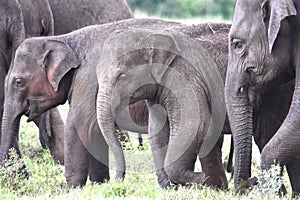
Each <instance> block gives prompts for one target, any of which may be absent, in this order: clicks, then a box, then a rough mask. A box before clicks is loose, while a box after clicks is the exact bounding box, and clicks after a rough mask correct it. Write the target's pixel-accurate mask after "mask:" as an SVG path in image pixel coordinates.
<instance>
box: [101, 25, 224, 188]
mask: <svg viewBox="0 0 300 200" xmlns="http://www.w3.org/2000/svg"><path fill="white" fill-rule="evenodd" d="M227 27H228V26H227ZM223 28H226V25H225V26H224V27H223ZM212 29H213V28H212ZM227 30H228V29H227ZM182 32H184V29H181V30H180V29H176V28H171V29H165V30H156V29H154V28H151V27H150V28H149V27H145V28H144V27H143V28H137V29H134V28H131V29H128V30H122V31H116V32H115V33H113V34H111V35H110V37H109V38H107V39H106V41H105V43H104V45H103V52H102V55H101V59H100V63H99V64H98V66H97V78H98V85H99V89H98V96H97V118H98V122H99V125H100V128H101V131H102V133H103V135H104V138H105V140H106V141H107V143H108V145H109V147H110V148H111V149H112V152H113V154H114V156H115V159H116V163H117V178H120V179H122V178H123V177H124V174H125V160H124V155H123V151H122V148H121V146H120V144H119V141H118V139H117V137H116V134H115V123H114V121H116V122H117V123H118V122H119V121H120V120H119V119H118V116H119V113H120V111H122V110H123V109H124V108H125V107H127V106H128V105H130V104H133V103H136V102H137V101H140V100H147V107H148V110H149V124H148V125H149V127H148V133H149V137H150V142H151V148H152V153H153V157H154V162H155V167H156V170H157V175H158V180H159V182H160V184H161V185H163V186H167V185H168V184H169V182H172V183H175V184H183V185H185V184H188V183H196V184H203V183H206V182H207V183H208V184H209V183H211V182H213V183H215V186H218V187H222V186H223V187H227V180H226V177H225V174H224V171H223V167H222V165H221V163H222V162H221V153H220V149H221V144H220V141H219V139H220V136H221V133H222V131H223V127H224V122H225V117H226V111H225V107H224V105H225V104H224V95H223V89H224V84H223V79H222V76H221V73H220V71H219V69H218V68H217V66H216V65H215V63H214V58H213V56H214V55H210V54H208V53H207V51H206V50H205V49H204V48H205V46H203V45H202V43H201V42H197V40H195V39H194V38H193V37H190V36H187V35H184V34H183V33H182ZM202 34H204V33H202ZM197 36H198V37H201V36H203V35H201V34H199V35H197ZM202 39H203V38H202ZM132 41H134V43H133V42H132ZM224 44H226V42H224ZM225 52H226V51H225ZM197 156H198V157H199V158H200V159H201V162H202V164H203V165H202V167H203V168H202V169H203V171H204V173H202V172H194V165H195V161H196V159H197ZM213 179H214V180H213Z"/></svg>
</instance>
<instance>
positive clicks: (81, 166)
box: [0, 19, 229, 187]
mask: <svg viewBox="0 0 300 200" xmlns="http://www.w3.org/2000/svg"><path fill="white" fill-rule="evenodd" d="M143 27H144V28H151V29H153V30H156V29H174V31H179V30H181V31H182V32H183V34H184V31H186V34H194V37H198V38H199V35H198V34H197V33H202V35H203V38H202V39H203V41H202V42H203V43H206V44H207V46H209V47H212V45H211V44H212V43H211V40H215V39H216V38H218V37H220V36H221V35H222V38H223V41H222V42H221V41H220V39H218V40H217V41H220V43H224V45H223V50H224V52H227V44H226V41H227V34H226V33H225V32H227V33H228V31H229V25H223V26H221V27H220V28H218V25H216V26H214V25H211V26H210V25H200V26H199V27H198V26H196V27H193V26H191V27H189V28H187V26H186V25H183V24H180V23H177V22H171V21H165V20H158V19H129V20H124V21H119V22H114V23H109V24H104V25H94V26H89V27H85V28H82V29H79V30H76V31H73V32H71V33H68V34H65V35H60V36H48V37H36V38H29V39H26V40H25V41H24V42H22V44H21V45H20V46H19V47H18V49H17V51H16V56H15V58H14V62H13V67H12V68H11V69H10V73H9V74H8V76H7V78H6V90H7V93H6V96H5V98H6V101H5V106H4V110H5V109H7V108H8V109H9V110H12V109H10V107H9V106H10V105H11V104H14V105H13V107H15V109H14V110H15V112H16V113H22V114H24V113H26V114H27V115H28V121H32V120H33V119H35V118H36V117H39V116H40V115H41V114H42V113H44V112H46V111H47V110H49V109H51V108H53V107H56V106H57V105H59V104H64V103H65V102H66V101H68V102H69V104H70V110H69V113H68V117H67V121H66V124H65V128H64V137H65V163H64V164H65V176H66V181H67V184H68V186H69V187H76V186H83V185H84V184H85V182H86V180H87V178H88V176H89V179H90V180H91V181H93V182H99V183H101V182H103V181H104V180H107V179H109V178H110V177H109V170H108V145H107V143H106V141H105V139H104V138H103V136H102V134H99V133H101V132H100V128H99V125H98V123H97V115H96V97H97V92H98V88H100V87H102V86H101V85H99V86H98V81H97V75H96V67H97V65H98V63H99V62H100V61H101V59H100V57H101V54H102V47H103V45H104V43H105V41H106V39H107V38H108V37H109V35H110V34H111V33H112V32H114V31H122V30H127V29H131V28H143ZM214 28H215V29H216V30H213V29H214ZM222 28H223V29H222ZM218 30H220V34H217V33H218ZM212 33H216V34H214V35H213V34H212ZM210 35H213V36H212V37H209V36H210ZM200 39H201V38H200ZM213 44H215V45H217V44H218V43H213ZM219 49H220V48H219ZM207 50H211V51H213V48H210V49H209V48H207ZM226 55H227V54H226V53H224V54H218V53H216V54H215V56H214V58H215V59H216V61H217V62H220V63H222V64H223V66H224V67H225V66H226V64H225V63H226V62H223V61H221V58H225V59H226V58H227V57H226ZM222 56H223V57H222ZM209 64H211V63H209ZM24 72H26V73H24ZM225 72H226V70H223V72H222V73H223V75H224V74H225ZM219 91H222V90H219ZM7 106H8V107H7ZM223 107H224V105H223ZM206 108H208V107H206ZM130 110H131V111H130V112H131V114H129V115H131V116H133V113H132V110H134V109H133V108H131V109H130ZM137 110H142V112H144V111H145V110H144V108H142V109H137ZM224 111H225V108H224ZM11 113H12V112H11ZM127 113H129V112H127ZM150 113H151V112H150ZM14 115H16V114H13V113H12V116H14ZM150 115H151V114H150ZM124 116H126V114H125V115H124ZM4 117H6V118H9V117H8V116H4ZM128 118H130V119H128V122H129V123H124V124H125V125H124V127H123V126H122V127H121V126H120V124H121V123H118V122H120V121H121V122H122V120H121V119H122V117H118V119H116V123H117V124H118V126H120V128H124V129H125V130H129V131H136V129H138V128H139V127H140V128H141V127H142V128H143V129H144V130H145V128H144V127H143V126H133V127H131V124H133V123H132V122H131V121H134V117H128ZM150 119H151V118H150ZM16 120H18V119H16ZM144 123H145V122H143V121H141V122H136V123H135V124H137V125H142V124H144ZM15 124H17V123H15ZM7 125H8V124H3V125H2V126H3V127H5V128H7ZM165 128H167V127H165ZM203 128H204V127H203ZM221 128H223V125H222V127H221ZM7 129H8V128H7ZM136 132H139V130H138V131H136ZM216 139H217V145H215V146H214V147H212V148H213V151H212V152H211V153H209V154H208V155H207V156H205V157H204V158H202V161H201V162H202V164H203V167H204V168H206V169H205V171H207V174H211V176H210V177H206V178H207V180H206V183H207V184H210V183H211V184H212V185H215V186H219V187H221V186H222V187H227V179H226V176H225V173H224V169H223V165H222V160H221V146H222V140H223V137H222V136H220V138H219V136H218V137H217V138H216ZM163 143H164V142H163ZM156 145H160V144H159V143H156ZM152 146H153V145H152ZM153 148H155V147H153ZM0 151H1V152H2V151H3V150H2V148H1V149H0ZM154 154H155V153H154ZM213 162H215V163H213ZM218 170H219V171H218ZM198 174H199V178H201V181H202V180H204V174H202V173H200V172H199V173H198ZM117 178H118V174H117ZM160 181H168V180H160V179H159V182H160ZM161 184H163V183H162V182H161Z"/></svg>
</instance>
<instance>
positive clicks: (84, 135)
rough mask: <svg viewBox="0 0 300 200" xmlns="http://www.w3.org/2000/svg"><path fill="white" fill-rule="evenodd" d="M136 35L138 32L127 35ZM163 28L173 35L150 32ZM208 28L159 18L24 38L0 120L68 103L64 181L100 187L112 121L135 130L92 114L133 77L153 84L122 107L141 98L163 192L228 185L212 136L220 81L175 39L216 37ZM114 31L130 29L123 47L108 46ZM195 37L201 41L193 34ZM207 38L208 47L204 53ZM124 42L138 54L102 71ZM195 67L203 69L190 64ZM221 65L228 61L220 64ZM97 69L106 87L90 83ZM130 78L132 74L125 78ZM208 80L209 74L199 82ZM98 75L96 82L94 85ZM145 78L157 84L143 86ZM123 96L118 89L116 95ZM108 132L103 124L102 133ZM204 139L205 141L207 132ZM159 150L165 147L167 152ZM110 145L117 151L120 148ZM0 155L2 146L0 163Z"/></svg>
mask: <svg viewBox="0 0 300 200" xmlns="http://www.w3.org/2000/svg"><path fill="white" fill-rule="evenodd" d="M128 27H130V28H128ZM223 27H224V30H225V31H223V32H224V41H222V42H220V43H224V46H225V49H226V50H227V48H226V36H225V35H226V33H225V32H227V30H228V29H229V26H227V25H224V26H223ZM136 28H138V29H137V30H135V29H136ZM142 29H145V31H143V30H142ZM162 29H166V30H167V29H172V30H173V31H172V33H171V32H170V33H168V32H167V33H165V32H155V31H151V30H162ZM215 29H216V30H214V31H212V29H211V26H209V25H199V26H196V27H187V26H184V25H182V24H180V23H175V22H169V21H164V20H154V19H131V20H124V21H120V22H115V23H111V24H105V25H95V26H90V27H86V28H83V29H80V30H77V31H74V32H72V33H69V34H66V35H61V36H51V37H44V38H31V39H27V40H25V41H24V42H23V43H22V44H21V45H20V46H19V48H18V49H17V52H16V56H15V59H14V62H13V63H14V64H13V67H12V68H11V69H10V72H9V73H8V77H7V79H6V96H5V104H6V105H5V108H8V110H7V112H5V113H6V114H7V115H10V116H20V115H22V114H26V115H28V116H29V117H28V121H31V120H33V119H35V118H36V117H38V116H40V115H41V114H42V113H43V112H45V111H47V110H49V109H51V108H53V107H55V106H57V105H59V104H64V103H65V102H66V101H68V102H69V104H70V110H69V113H68V118H67V122H66V125H65V129H64V137H65V175H66V180H67V183H68V186H81V185H84V184H85V182H86V180H87V176H88V175H89V178H90V180H91V181H93V182H103V181H104V180H105V179H109V170H108V145H107V143H106V141H105V139H106V140H107V142H108V143H109V144H110V145H111V144H112V140H114V139H115V138H114V137H113V136H116V135H112V136H110V137H107V136H108V135H109V133H108V130H109V131H110V132H111V133H112V134H115V130H114V129H113V128H114V124H115V123H114V120H115V122H116V123H117V124H118V125H119V126H120V125H122V124H123V125H124V126H125V127H122V126H120V128H124V129H126V130H131V131H134V130H136V128H135V127H132V126H130V124H132V123H121V122H124V118H122V117H120V116H119V115H115V116H114V117H115V119H114V118H113V117H112V116H111V115H112V112H111V110H110V109H109V108H105V109H102V108H101V107H100V106H101V104H103V106H106V105H107V106H111V95H107V94H109V93H111V92H112V90H108V89H109V88H108V87H107V86H108V83H110V82H111V83H113V84H114V85H116V83H117V82H118V81H117V80H119V79H120V80H121V79H124V81H126V80H132V79H127V78H125V77H123V76H124V75H125V74H126V76H127V75H128V76H129V77H130V76H132V77H136V81H139V80H141V79H142V80H143V79H144V80H149V81H151V80H153V81H152V82H149V83H147V84H146V85H141V87H140V88H139V89H138V90H137V91H136V92H134V93H132V94H133V95H132V96H130V104H131V103H134V102H136V101H137V100H138V99H148V102H147V104H148V105H149V106H148V108H149V109H150V122H149V124H150V125H149V132H150V134H151V135H150V138H151V145H152V150H153V156H154V160H155V164H156V168H157V174H158V176H159V177H158V179H159V182H160V183H161V185H162V186H163V185H168V183H169V179H171V180H172V181H173V182H176V183H188V182H195V183H203V182H204V181H205V182H206V183H208V184H211V185H215V186H219V187H221V186H225V187H227V179H226V176H225V173H224V170H223V167H222V162H221V146H222V137H219V136H220V133H221V130H220V129H222V128H223V121H222V118H223V114H225V111H224V110H223V107H224V105H221V107H222V109H219V107H220V103H221V102H223V95H222V94H221V91H222V87H221V86H222V84H221V83H222V78H218V77H219V75H218V70H216V69H215V68H216V66H215V65H214V63H213V62H212V61H211V60H210V58H209V56H208V54H207V53H205V51H204V50H203V49H202V48H201V45H197V42H196V41H195V40H192V39H191V38H190V37H186V36H183V34H179V32H180V31H181V32H183V33H184V32H185V31H186V34H188V35H190V36H191V37H193V38H195V37H202V36H203V37H206V36H208V35H213V33H217V32H218V31H217V27H216V28H215ZM220 30H221V29H220ZM114 31H117V32H120V33H122V32H124V33H127V31H128V33H130V34H129V35H128V40H127V41H124V38H121V39H122V40H120V41H119V40H118V37H117V36H118V34H112V37H111V38H110V39H109V40H108V42H105V41H106V39H107V38H108V37H109V36H110V34H111V33H113V32H114ZM135 32H136V33H135ZM196 32H197V33H199V34H200V35H199V34H195V33H196ZM220 32H222V31H220ZM223 32H222V33H223ZM177 35H178V37H179V38H181V39H180V40H181V42H179V41H177ZM115 36H116V37H115ZM215 37H216V38H214V40H218V41H220V39H218V37H220V35H218V34H215ZM114 38H115V39H116V40H115V41H114V43H110V42H109V41H111V39H114ZM157 38H158V39H159V40H157ZM162 40H163V41H164V40H166V42H165V43H164V44H165V48H164V49H160V46H157V45H158V43H161V42H163V41H162ZM178 40H179V39H178ZM209 40H210V39H209ZM209 40H207V43H208V44H209V45H210V43H211V42H210V41H209ZM129 41H130V42H131V44H132V45H133V46H134V45H135V44H136V45H137V46H136V47H139V46H138V45H139V44H145V45H146V46H145V47H143V48H138V49H133V51H132V52H130V53H129V54H128V55H126V54H124V55H122V56H121V54H120V56H121V57H120V58H119V59H117V60H116V62H114V63H113V64H112V65H110V64H107V65H106V64H105V63H109V62H110V61H111V59H112V58H114V53H118V51H117V50H118V49H120V50H124V51H125V50H128V42H129ZM123 42H124V46H123V45H122V44H123ZM112 44H115V46H114V45H112ZM199 44H200V43H199ZM151 45H154V46H151ZM103 46H105V49H103ZM110 47H112V49H111V52H110V51H107V49H108V50H109V48H110ZM194 47H195V48H194ZM218 50H219V49H218ZM110 53H111V54H110ZM182 53H183V54H182ZM102 54H103V55H102ZM189 55H192V56H193V59H190V58H191V57H189ZM224 55H225V53H224ZM111 56H113V57H111ZM117 56H119V55H117ZM180 56H181V57H180ZM221 57H222V56H220V54H216V55H215V58H216V60H221V59H222V58H221ZM187 58H188V59H187ZM225 58H226V56H225ZM185 59H186V60H185ZM193 61H195V63H193ZM199 61H201V65H199V66H198V65H197V64H199ZM149 64H154V68H150V67H148V65H149ZM137 65H140V66H142V67H141V68H135V69H134V70H130V66H137ZM161 65H164V66H161ZM225 65H226V62H224V66H225ZM97 66H98V67H97ZM149 66H151V65H149ZM165 66H170V67H165ZM102 67H103V75H104V76H105V77H106V81H102V79H99V81H100V84H99V85H98V81H97V75H96V68H97V70H98V71H97V73H100V72H101V73H102ZM107 67H112V68H111V69H112V70H113V72H114V73H112V72H110V73H107V72H109V70H108V69H107ZM171 68H174V70H171ZM200 68H201V69H200ZM134 71H136V72H137V74H135V73H132V72H134ZM127 72H129V73H127ZM146 72H151V73H146ZM172 73H175V75H176V73H178V75H179V76H178V77H177V76H173V75H174V74H172ZM207 74H211V75H209V77H205V75H207ZM100 75H101V74H98V76H99V78H100ZM136 75H141V76H136ZM151 77H152V78H153V77H155V79H150V78H151ZM207 79H208V80H207ZM216 79H217V80H216ZM211 82H216V83H214V85H215V86H216V87H215V88H210V86H209V84H211ZM124 83H125V82H124ZM181 84H182V85H181ZM185 84H188V85H185ZM121 85H124V84H121ZM124 86H125V85H124ZM128 86H129V85H128ZM135 86H137V85H135ZM163 86H165V87H163ZM174 87H175V88H176V87H177V88H178V90H176V89H174ZM98 88H99V93H98ZM168 88H169V89H168ZM120 89H122V87H121V88H120ZM212 89H213V90H212ZM101 91H103V93H101ZM126 91H127V90H126V88H124V92H126ZM128 91H129V90H128ZM97 93H98V95H99V96H98V102H97V104H98V106H99V109H98V111H100V112H101V113H98V114H99V115H98V117H99V121H100V124H101V128H102V130H103V131H104V133H105V136H106V137H105V139H104V138H103V136H102V134H101V132H100V129H99V126H98V123H97V116H96V97H97ZM102 94H103V95H105V96H106V97H107V98H106V100H103V98H101V95H102ZM116 94H117V93H116ZM124 94H125V93H124ZM116 97H117V96H116ZM119 97H122V99H121V98H119V99H117V98H115V99H114V101H115V104H116V105H123V104H124V102H125V101H123V99H124V98H127V97H128V96H125V95H122V96H119ZM131 97H132V98H131ZM182 98H183V99H182ZM125 103H126V102H125ZM158 104H159V105H162V106H158ZM181 104H182V105H181ZM124 105H125V104H124ZM127 105H129V104H127ZM194 105H195V106H196V107H194ZM10 108H14V109H10ZM123 108H124V106H120V107H119V108H118V109H117V110H118V112H117V113H119V112H120V111H121V110H122V109H123ZM162 108H165V110H164V109H162ZM12 111H14V112H12ZM223 111H224V113H223ZM142 112H144V108H143V111H142ZM130 115H131V116H132V113H131V114H128V116H130ZM216 115H217V116H220V117H219V118H220V121H216V120H215V117H214V116H216ZM10 116H4V118H10ZM122 116H126V114H125V115H122ZM128 118H129V117H128ZM103 119H105V121H103ZM125 119H126V117H125ZM160 119H162V120H165V122H166V123H161V120H160ZM211 119H212V121H211V122H210V120H211ZM132 121H134V120H131V119H128V122H132ZM212 122H213V123H212ZM215 122H216V123H215ZM218 123H219V125H220V126H218ZM14 124H19V118H16V120H15V121H14ZM137 124H138V123H137ZM106 125H107V126H109V128H108V129H107V127H105V126H106ZM209 125H211V126H209ZM209 127H210V128H209ZM5 128H6V129H9V128H10V127H5ZM110 128H111V129H110ZM209 130H210V131H209ZM214 131H215V132H214ZM158 132H160V133H159V134H158ZM209 132H210V133H211V134H208V133H209ZM210 136H211V137H210ZM219 138H220V139H219ZM110 139H111V140H110ZM205 141H207V142H205ZM115 143H116V142H115ZM167 144H169V145H168V147H167V146H166V145H167ZM215 144H216V145H215ZM116 145H118V147H121V146H120V144H119V143H118V144H116ZM201 145H202V146H205V147H207V148H205V149H204V150H203V149H201V151H200V153H199V150H200V147H201ZM110 147H111V148H112V150H113V152H114V153H115V156H118V155H119V154H120V152H118V151H117V153H116V151H115V149H116V148H115V146H110ZM160 147H162V148H160ZM166 148H168V151H166ZM211 149H212V151H210V150H211ZM118 150H119V149H118ZM3 151H4V150H3V147H2V146H1V148H0V155H2V152H3ZM197 154H198V155H200V154H201V156H200V157H201V164H202V168H203V170H204V172H205V174H206V176H205V174H203V173H200V172H197V173H195V172H193V169H194V162H195V160H196V156H197ZM120 155H121V154H120ZM177 158H178V159H177ZM119 159H122V157H118V158H117V170H118V172H120V173H117V177H118V178H122V176H123V173H124V168H122V166H123V163H122V162H123V161H124V160H122V161H120V160H119ZM164 160H166V161H164ZM163 163H165V164H166V163H167V165H163ZM120 166H121V167H120ZM177 170H179V171H177ZM165 171H166V172H167V174H166V173H165Z"/></svg>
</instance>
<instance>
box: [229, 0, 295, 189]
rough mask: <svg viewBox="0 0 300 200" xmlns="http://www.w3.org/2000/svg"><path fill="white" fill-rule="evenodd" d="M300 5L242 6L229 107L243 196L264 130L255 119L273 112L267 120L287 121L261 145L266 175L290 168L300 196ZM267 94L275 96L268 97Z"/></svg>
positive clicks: (234, 33)
mask: <svg viewBox="0 0 300 200" xmlns="http://www.w3.org/2000/svg"><path fill="white" fill-rule="evenodd" d="M299 6H300V1H299V0H281V1H279V0H268V1H265V0H254V1H242V0H237V1H236V7H235V12H234V18H233V22H232V27H231V29H230V33H229V44H228V46H229V56H228V71H227V76H226V83H225V102H226V109H227V112H228V116H229V121H230V125H231V128H232V133H233V136H234V148H235V175H234V185H235V188H236V191H237V192H243V191H244V189H245V187H244V186H245V185H244V184H243V182H244V181H247V179H248V178H249V177H251V166H250V164H251V157H250V156H249V155H251V145H252V142H251V136H252V135H253V134H254V137H255V135H256V134H257V133H256V132H255V129H257V128H261V129H262V128H264V127H263V126H260V127H259V126H258V125H257V123H258V122H257V117H255V116H254V115H255V114H256V113H259V112H270V113H273V115H271V114H267V113H265V116H267V115H269V116H267V117H268V118H270V121H273V120H276V121H281V123H280V124H279V125H278V126H277V127H276V129H273V130H272V131H274V133H273V134H271V137H268V139H267V140H264V142H262V143H259V148H260V151H261V163H260V168H261V170H262V172H264V171H265V170H267V169H269V168H270V167H271V165H272V164H280V165H284V166H285V167H286V169H287V172H288V175H289V179H290V183H291V186H292V191H293V193H294V194H296V193H299V192H300V173H299V170H298V169H299V167H300V162H299V161H300V160H299V155H298V154H299V152H300V149H299V142H300V137H299V119H298V118H299V117H298V116H299V97H298V95H299V87H298V85H299V80H300V79H299V77H298V75H299V71H298V70H299V61H300V59H299V55H300V52H299V42H300V40H299V28H300V24H299V23H300V16H299V15H298V14H297V13H298V12H299ZM278 88H281V89H280V90H278ZM284 88H285V89H284ZM278 91H280V93H279V92H278ZM266 92H269V93H273V94H275V95H273V98H266V97H264V93H266ZM276 93H277V94H276ZM280 99H281V100H280ZM274 101H278V104H277V106H278V107H273V108H272V105H270V106H269V107H268V106H267V107H264V106H265V105H267V104H273V105H275V104H274ZM280 101H282V102H281V104H280ZM270 107H271V108H270ZM279 111H280V112H281V113H280V112H279ZM275 113H277V114H280V115H278V116H276V115H275ZM276 118H278V119H276ZM280 118H281V119H280ZM262 181H263V180H262Z"/></svg>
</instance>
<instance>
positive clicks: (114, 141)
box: [97, 83, 125, 180]
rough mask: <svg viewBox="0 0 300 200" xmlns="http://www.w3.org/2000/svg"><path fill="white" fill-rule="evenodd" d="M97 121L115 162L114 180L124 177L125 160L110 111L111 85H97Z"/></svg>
mask: <svg viewBox="0 0 300 200" xmlns="http://www.w3.org/2000/svg"><path fill="white" fill-rule="evenodd" d="M97 120H98V123H99V126H100V129H101V132H102V134H103V136H104V139H105V140H106V142H107V144H108V146H109V147H110V148H111V150H112V153H113V155H114V157H115V160H116V180H122V179H124V176H125V158H124V153H123V149H122V146H121V144H120V141H119V140H118V137H117V134H116V131H115V122H114V119H113V111H112V85H109V84H106V83H103V84H99V89H98V96H97Z"/></svg>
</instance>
